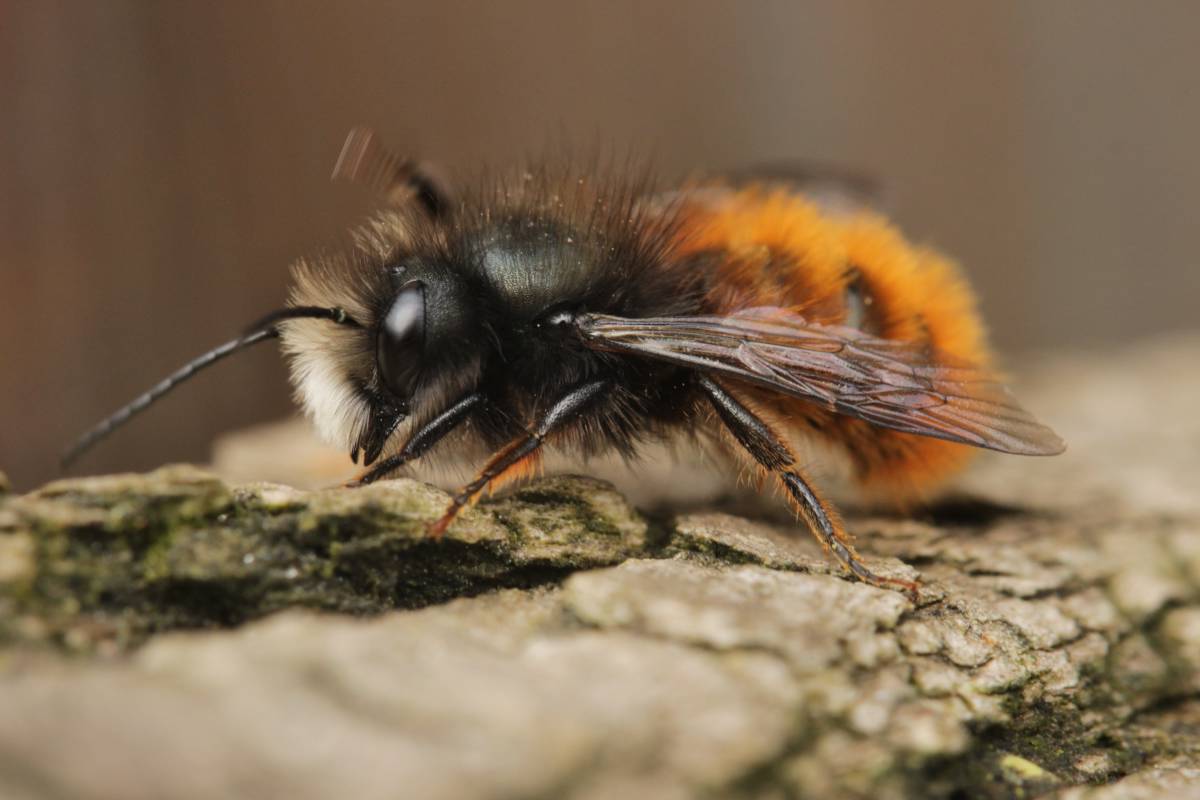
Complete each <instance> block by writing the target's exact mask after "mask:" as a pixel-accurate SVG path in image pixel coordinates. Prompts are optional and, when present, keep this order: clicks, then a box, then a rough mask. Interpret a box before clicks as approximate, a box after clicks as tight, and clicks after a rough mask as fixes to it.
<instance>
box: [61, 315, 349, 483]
mask: <svg viewBox="0 0 1200 800" xmlns="http://www.w3.org/2000/svg"><path fill="white" fill-rule="evenodd" d="M289 319H327V320H329V321H331V322H335V323H337V324H338V325H348V326H350V327H355V328H357V327H361V326H360V325H359V324H358V322H357V321H355V320H354V319H353V318H352V317H351V316H350V315H349V314H347V313H346V312H345V311H344V310H343V309H340V308H323V307H321V306H294V307H292V308H282V309H280V310H278V311H273V312H272V313H270V314H268V315H267V316H265V317H263V318H262V319H260V320H259V321H258V322H256V323H254V325H253V326H251V327H250V328H249V330H247V331H246V333H244V334H242V335H241V336H239V337H238V338H236V339H233V340H231V341H228V342H226V343H225V344H223V345H220V346H219V347H214V348H213V349H212V350H209V351H208V352H207V353H204V354H203V355H201V356H199V357H197V358H194V359H192V360H191V361H189V362H188V363H186V364H184V365H183V366H182V367H180V368H179V369H177V370H175V371H174V372H172V373H171V374H170V375H168V376H167V377H165V378H163V379H162V380H161V381H159V382H158V383H156V384H155V385H154V386H152V387H150V389H149V391H147V392H145V393H144V394H141V395H139V396H138V397H136V398H135V399H134V400H133V402H131V403H129V404H128V405H125V406H122V407H121V408H120V409H118V410H117V411H116V412H115V413H113V414H112V415H111V416H110V417H108V418H107V419H105V420H103V421H102V422H100V423H99V424H97V425H96V426H95V427H94V428H92V429H91V430H89V431H88V432H87V433H85V434H83V435H82V436H80V437H79V438H78V439H77V440H76V441H75V444H73V445H71V448H70V449H69V450H67V452H66V453H64V454H63V457H62V461H61V464H62V467H63V469H66V468H67V467H69V466H70V465H71V463H72V462H74V461H75V459H77V458H79V456H80V455H82V454H83V453H84V452H85V451H87V450H90V449H91V448H92V446H94V445H95V444H96V443H97V442H99V441H100V440H101V439H104V438H105V437H106V436H108V435H109V434H110V433H112V432H113V431H115V430H116V429H117V428H119V427H121V426H122V425H124V424H125V423H126V422H128V421H129V420H130V419H132V418H133V417H134V416H136V415H137V414H140V413H141V412H143V411H145V410H146V409H147V408H149V407H150V406H151V405H152V404H153V403H154V402H155V401H157V400H158V399H159V398H161V397H162V396H163V395H165V394H166V393H167V392H169V391H171V390H172V389H174V388H175V387H176V386H178V385H179V384H181V383H183V382H184V381H186V380H187V379H188V378H190V377H192V376H193V375H195V374H196V373H197V372H199V371H200V370H202V369H204V368H205V367H209V366H212V365H213V364H215V363H217V362H218V361H220V360H221V359H223V358H225V357H226V356H228V355H232V354H234V353H236V352H237V351H239V350H243V349H245V348H247V347H249V346H250V345H252V344H258V343H259V342H262V341H265V340H267V339H274V338H275V337H277V336H279V328H278V327H276V326H277V325H278V323H280V322H283V321H285V320H289Z"/></svg>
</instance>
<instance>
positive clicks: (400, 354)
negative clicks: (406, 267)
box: [375, 281, 425, 400]
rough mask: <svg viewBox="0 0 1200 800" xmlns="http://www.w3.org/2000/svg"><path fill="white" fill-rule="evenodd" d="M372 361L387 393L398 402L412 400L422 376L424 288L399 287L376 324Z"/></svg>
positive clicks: (412, 284) (415, 284)
mask: <svg viewBox="0 0 1200 800" xmlns="http://www.w3.org/2000/svg"><path fill="white" fill-rule="evenodd" d="M375 342H376V343H375V360H376V363H377V364H378V365H379V374H380V376H381V377H382V378H383V383H384V385H385V386H386V387H387V389H388V391H390V392H391V393H392V394H394V395H395V396H396V397H397V398H399V399H401V400H408V399H410V398H411V397H412V395H413V392H414V390H415V389H416V386H417V379H418V378H419V377H420V375H421V356H422V354H423V350H424V347H425V285H424V284H422V283H421V282H420V281H411V282H410V283H406V284H405V285H404V286H403V287H401V289H400V292H399V293H398V294H397V295H396V299H394V300H393V301H392V305H391V307H390V308H389V309H388V311H387V313H386V314H384V316H383V320H382V321H381V322H380V323H379V331H378V333H377V334H376V340H375Z"/></svg>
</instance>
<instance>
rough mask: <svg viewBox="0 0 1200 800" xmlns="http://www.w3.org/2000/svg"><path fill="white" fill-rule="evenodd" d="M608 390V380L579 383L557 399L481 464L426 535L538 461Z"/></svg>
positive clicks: (442, 529) (435, 533)
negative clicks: (551, 438) (554, 437)
mask: <svg viewBox="0 0 1200 800" xmlns="http://www.w3.org/2000/svg"><path fill="white" fill-rule="evenodd" d="M608 388H609V384H608V382H607V381H593V382H591V383H584V384H580V385H579V386H576V387H574V388H573V389H571V390H570V391H569V392H567V393H566V394H565V395H563V396H562V397H561V398H559V400H558V402H556V403H555V404H554V405H553V406H551V407H550V409H549V410H548V411H547V412H546V413H545V414H543V415H542V418H541V419H540V420H538V422H537V425H536V426H534V428H533V429H532V430H530V431H529V432H528V433H526V434H525V435H524V436H520V437H518V438H516V439H514V440H513V441H511V442H509V443H508V444H507V445H505V447H504V448H502V449H501V450H500V452H498V453H496V455H494V456H492V457H491V459H490V460H489V461H488V463H487V464H486V465H484V467H483V469H482V470H480V472H479V475H478V476H477V477H476V478H475V480H473V481H471V482H470V483H468V484H467V485H466V486H464V487H463V488H462V489H460V490H459V492H458V494H456V495H455V496H454V499H453V500H452V501H451V502H450V507H449V508H447V509H446V513H445V514H443V515H442V518H441V519H439V520H438V521H437V522H435V523H433V525H432V526H430V528H429V534H430V535H431V536H434V537H438V536H441V535H442V534H443V533H445V531H446V528H448V527H450V523H451V522H453V521H454V518H455V517H456V516H457V515H458V512H459V511H460V510H462V508H463V506H466V505H467V504H469V503H470V502H472V501H473V500H474V499H475V498H476V497H477V496H478V495H479V493H480V492H482V491H483V490H484V489H486V488H487V487H488V485H489V484H491V483H492V482H493V481H495V480H498V479H501V478H503V477H505V475H506V473H508V474H511V473H514V472H519V471H520V470H521V468H522V466H528V465H529V464H530V463H531V462H532V460H533V459H536V458H537V454H538V450H539V449H540V448H541V446H542V444H543V443H544V442H545V441H546V437H547V436H549V435H550V434H551V433H554V432H555V431H557V430H559V429H561V428H562V427H563V426H564V425H567V424H569V423H571V422H574V421H575V420H576V419H578V418H579V416H580V415H581V414H583V412H585V411H586V410H587V408H588V406H590V405H591V404H592V402H593V401H595V400H596V399H597V398H599V397H600V396H601V395H602V394H604V392H605V391H606V390H607V389H608Z"/></svg>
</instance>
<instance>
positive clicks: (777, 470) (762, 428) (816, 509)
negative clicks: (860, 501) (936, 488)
mask: <svg viewBox="0 0 1200 800" xmlns="http://www.w3.org/2000/svg"><path fill="white" fill-rule="evenodd" d="M697 382H698V384H699V386H700V388H701V389H702V390H703V391H704V394H705V396H707V397H708V400H709V402H710V403H711V404H712V407H713V409H714V410H715V411H716V412H717V416H719V417H720V418H721V421H722V422H723V423H724V424H725V427H726V428H728V429H729V432H730V433H731V434H733V437H734V438H735V439H737V441H738V443H739V444H741V445H742V447H744V448H745V449H746V451H747V452H748V453H749V454H750V455H751V456H753V457H754V460H755V461H757V462H758V463H759V464H760V465H762V466H763V467H764V468H766V469H767V470H768V471H769V472H770V473H771V474H772V475H774V476H775V477H777V478H778V479H779V481H780V482H781V483H782V484H783V487H784V489H786V490H787V493H788V497H789V498H790V500H791V502H792V505H793V506H794V507H795V509H796V510H797V511H798V512H799V513H800V515H801V516H802V517H804V521H805V522H806V523H807V524H808V528H809V530H811V531H812V533H813V535H814V536H816V537H817V541H819V542H820V543H821V545H822V546H823V547H824V548H825V549H826V550H828V551H829V552H831V553H833V555H834V557H835V558H836V559H837V560H838V561H839V562H840V563H841V564H842V566H844V567H845V568H846V569H847V570H849V571H850V574H852V575H853V576H854V577H855V578H857V579H858V580H860V581H863V582H864V583H869V584H871V585H872V586H880V587H893V588H898V589H901V590H903V591H905V592H907V593H908V594H910V595H911V596H912V597H913V598H914V599H916V597H917V595H918V591H919V587H918V585H917V584H916V583H915V582H913V581H906V580H902V579H900V578H887V577H884V576H882V575H876V574H875V573H874V572H872V571H871V570H870V569H869V568H868V567H867V565H866V564H864V563H863V561H862V559H861V558H859V556H858V553H856V552H855V551H854V547H853V545H851V544H850V538H849V536H847V534H846V530H845V528H844V527H843V525H842V522H841V519H840V518H839V516H838V514H837V512H836V511H834V509H833V508H832V507H831V506H830V505H829V503H828V502H827V501H826V500H825V499H824V498H823V497H821V495H820V494H819V493H818V492H817V491H816V489H815V488H813V486H812V485H811V484H810V483H809V482H808V480H807V479H806V478H805V476H804V472H803V471H802V470H801V469H800V466H799V465H798V464H797V463H796V456H795V454H794V453H793V452H792V450H791V448H790V447H788V445H787V444H785V443H784V441H783V439H782V438H780V436H779V435H778V434H776V433H775V431H773V430H772V429H771V427H770V426H769V425H768V424H767V423H766V422H765V421H763V420H762V419H760V418H759V417H758V415H756V414H755V413H754V412H753V411H751V410H750V409H749V408H747V407H746V406H745V405H744V404H742V403H741V402H740V401H739V400H738V399H737V398H736V397H734V396H733V395H731V394H730V393H729V392H727V391H726V390H725V389H724V388H723V387H722V386H721V385H720V384H718V383H717V382H716V381H714V380H713V379H711V378H709V377H708V376H705V375H701V376H700V377H699V378H698V381H697Z"/></svg>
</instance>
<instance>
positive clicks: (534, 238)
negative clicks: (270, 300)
mask: <svg viewBox="0 0 1200 800" xmlns="http://www.w3.org/2000/svg"><path fill="white" fill-rule="evenodd" d="M334 177H335V178H349V179H352V180H356V181H359V182H362V183H367V184H370V185H373V186H375V187H376V188H377V189H379V190H381V191H382V192H383V194H384V195H385V196H386V198H387V199H388V204H387V206H386V207H385V209H384V210H383V211H381V212H380V213H379V214H378V215H377V216H375V217H374V218H373V219H372V220H371V221H370V222H369V223H368V224H366V225H365V226H364V227H363V228H362V229H361V230H360V231H358V233H357V234H356V237H355V245H354V247H352V248H349V252H347V253H344V254H342V255H335V256H331V257H323V258H320V259H315V260H307V261H300V262H299V263H298V264H297V265H296V266H295V268H294V287H293V289H292V293H291V297H290V301H289V302H288V304H287V305H286V307H284V308H282V309H280V310H278V311H276V312H274V313H272V314H270V315H268V316H267V317H265V318H263V319H262V320H260V321H259V322H257V323H256V324H254V325H253V326H251V327H250V328H249V329H248V330H247V332H246V333H244V334H243V335H242V336H240V337H238V338H236V339H233V340H232V341H230V342H227V343H225V344H223V345H221V346H219V347H217V348H215V349H213V350H211V351H209V352H207V353H205V354H203V355H201V356H200V357H198V358H196V359H195V360H193V361H191V362H190V363H188V364H186V365H185V366H184V367H182V368H181V369H179V370H178V371H177V372H175V373H174V374H172V375H170V376H168V377H167V378H166V379H164V380H163V381H161V382H160V383H158V384H157V385H155V386H154V387H153V388H151V389H150V390H149V391H148V392H146V393H145V394H143V395H141V396H140V397H138V398H137V399H135V400H134V401H133V402H131V403H130V404H129V405H127V406H125V407H124V408H122V409H121V410H119V411H117V412H116V413H115V414H113V415H112V416H111V417H109V418H108V419H106V420H104V421H103V422H101V423H100V424H99V425H97V426H96V427H94V428H93V429H91V430H90V431H88V432H87V433H86V434H84V435H83V436H82V437H81V438H80V439H79V440H78V442H77V443H76V444H75V446H74V447H72V448H71V450H70V451H69V452H68V454H67V455H66V457H65V459H66V461H67V462H69V461H71V460H73V459H74V458H75V457H77V456H78V455H79V454H81V453H82V452H83V451H84V450H86V449H87V448H89V447H91V446H92V445H94V444H95V443H96V442H98V441H99V440H100V439H102V438H103V437H105V436H107V435H108V434H109V433H111V432H112V431H113V430H114V429H116V428H117V427H119V426H120V425H122V424H124V423H125V422H127V421H128V420H129V419H130V418H131V417H133V416H134V415H135V414H137V413H139V412H141V411H143V410H145V409H146V408H147V407H148V406H150V405H151V404H152V403H154V402H155V401H156V400H158V399H159V398H161V397H162V396H163V395H165V394H167V393H168V392H170V391H171V390H172V389H174V388H175V387H176V386H178V385H179V384H181V383H183V382H184V381H186V380H187V379H188V378H190V377H191V376H192V375H194V374H195V373H196V372H197V371H199V370H201V369H204V368H206V367H208V366H210V365H212V364H214V363H215V362H217V361H219V360H221V359H223V358H225V357H226V356H228V355H231V354H233V353H235V352H239V351H241V350H243V349H244V348H246V347H249V346H251V345H253V344H256V343H258V342H262V341H266V340H269V339H273V338H279V339H281V342H282V349H283V351H284V353H285V355H286V357H287V358H288V360H289V362H290V369H291V376H292V380H293V383H294V385H295V391H296V396H297V398H298V400H299V402H300V404H301V405H302V406H303V407H304V409H305V411H306V412H307V416H308V417H309V418H311V420H312V421H313V423H314V424H315V425H316V427H317V428H318V430H319V432H320V433H321V434H322V435H323V437H324V438H325V439H327V440H329V441H331V442H333V443H336V444H339V445H341V446H342V447H345V448H346V449H347V450H348V451H349V453H350V458H351V460H352V461H354V462H355V463H359V462H360V461H361V464H362V465H363V467H364V468H366V471H365V472H363V473H362V474H361V475H360V477H358V478H357V480H355V481H354V482H353V483H352V484H350V485H363V484H368V483H372V482H374V481H377V480H379V479H381V478H385V477H388V476H390V475H393V474H395V473H396V472H397V471H399V470H400V469H401V468H402V467H404V466H405V465H406V464H409V463H410V462H412V461H414V460H416V459H420V458H423V457H426V456H427V455H428V454H429V453H430V452H431V451H433V450H435V448H437V447H438V446H439V444H440V443H442V442H443V441H445V440H448V439H457V440H458V443H459V444H473V445H474V446H476V447H482V448H485V449H486V450H487V452H489V453H491V455H490V457H489V458H487V459H486V461H485V462H484V463H483V466H482V468H481V469H480V470H479V471H478V474H477V476H476V477H475V478H474V479H473V480H471V481H470V482H469V483H467V484H466V485H464V486H463V487H462V488H461V489H460V490H459V491H458V492H457V493H455V494H454V496H453V498H452V500H451V501H450V503H449V506H448V507H447V509H446V511H445V513H444V514H443V515H442V516H441V518H439V519H438V520H437V521H436V522H434V523H433V524H432V525H431V526H430V528H429V534H430V535H431V536H433V537H439V536H441V535H442V534H443V532H444V531H445V530H446V529H447V527H448V526H449V525H450V523H451V522H452V521H453V520H454V518H455V516H456V514H458V513H459V511H460V510H461V509H462V508H464V507H465V506H467V505H469V504H471V503H472V502H474V501H475V500H476V499H477V498H478V497H479V496H480V495H481V493H483V492H484V491H485V490H492V489H495V488H496V487H498V486H500V485H501V484H502V483H504V482H506V481H511V480H514V479H517V478H520V477H523V476H526V475H528V474H530V473H531V472H532V471H534V470H535V469H536V468H537V467H538V465H539V462H540V459H541V456H542V452H543V450H544V449H545V448H546V447H547V446H551V447H555V448H565V449H567V450H568V451H573V452H574V453H576V454H579V455H582V456H584V457H587V456H592V455H596V454H599V453H601V452H605V451H613V450H615V451H617V452H618V453H619V454H621V455H623V456H625V457H627V458H633V457H635V456H636V454H637V452H638V449H639V447H640V446H641V445H643V444H644V443H646V442H648V441H654V440H663V439H666V438H668V437H672V436H674V435H676V434H678V433H680V432H683V433H685V434H688V435H692V436H695V437H701V438H703V439H705V440H706V441H708V442H710V443H712V444H715V446H716V447H718V448H719V449H720V450H721V451H722V452H724V453H727V454H729V455H731V456H732V457H733V458H734V460H735V462H737V461H740V462H741V464H742V465H743V466H749V467H751V468H752V469H754V470H756V471H757V472H758V474H759V476H760V478H762V479H764V480H770V481H772V482H774V483H775V484H777V486H778V487H779V488H780V489H782V492H783V494H784V496H786V498H787V499H788V502H789V503H790V504H791V505H792V507H793V509H794V510H795V511H796V512H797V513H798V515H799V516H800V517H801V518H802V519H803V520H804V522H805V523H806V524H807V527H808V528H809V529H810V530H811V532H812V533H813V534H814V535H815V537H816V538H817V540H818V541H819V542H820V543H821V545H822V546H823V547H824V548H825V550H826V552H827V553H830V554H832V556H833V557H834V558H835V559H836V560H837V561H838V562H839V563H840V564H841V566H842V567H844V569H845V570H846V571H848V573H849V574H850V575H851V576H853V577H854V578H856V579H858V580H861V581H864V582H866V583H869V584H872V585H875V586H892V587H897V588H899V589H902V590H905V591H908V592H911V593H914V594H915V593H916V591H917V588H918V587H917V585H916V584H915V583H913V582H910V581H906V580H901V579H897V578H891V577H885V576H882V575H879V574H876V573H875V572H873V571H872V570H871V569H870V568H868V566H867V565H866V564H865V563H864V562H863V560H862V559H861V558H860V557H859V555H858V554H857V552H856V551H855V549H854V547H853V546H852V544H851V540H850V536H849V535H848V533H847V531H846V529H845V526H844V524H843V522H842V520H841V518H840V516H839V515H838V513H837V512H836V510H835V509H834V508H833V507H832V506H831V505H830V503H829V502H828V501H827V500H826V499H825V497H824V496H823V495H822V492H821V491H820V490H819V489H818V487H817V486H816V485H815V484H814V482H813V480H812V479H811V477H810V475H809V474H808V470H807V468H806V466H805V465H804V464H802V463H801V459H800V457H799V456H798V455H797V452H796V450H795V449H794V446H793V443H792V442H793V440H794V439H796V438H797V437H799V438H807V439H815V440H818V441H820V442H824V443H826V444H828V445H831V446H832V447H834V448H836V449H838V450H840V451H841V452H843V453H844V454H845V455H846V456H847V457H848V459H849V462H850V464H851V465H852V467H853V471H854V475H855V477H856V479H857V481H858V482H859V483H860V484H861V485H862V486H864V487H866V488H867V489H875V490H879V491H882V492H884V493H885V494H888V495H890V496H891V497H892V498H893V499H896V500H898V501H901V502H903V501H905V500H911V499H912V498H919V497H922V496H923V495H925V494H926V493H928V492H929V491H930V489H931V488H933V487H935V486H937V485H938V484H940V483H941V482H943V481H944V480H945V479H946V478H948V477H950V476H951V475H953V474H954V473H955V472H957V471H958V470H960V469H961V468H962V467H963V466H964V465H965V464H966V462H967V461H968V459H969V457H970V455H971V453H972V449H973V448H985V449H989V450H996V451H1000V452H1003V453H1013V454H1018V455H1053V454H1056V453H1060V452H1062V450H1063V449H1064V445H1063V442H1062V441H1061V440H1060V439H1059V438H1058V436H1056V435H1055V434H1054V432H1053V431H1051V430H1050V429H1049V428H1047V427H1045V426H1044V425H1041V424H1039V423H1038V422H1037V421H1035V420H1034V418H1033V417H1032V416H1031V415H1030V414H1029V413H1028V412H1026V411H1025V410H1024V409H1023V408H1021V406H1020V405H1018V404H1017V402H1016V401H1015V400H1014V398H1013V397H1012V396H1011V394H1009V392H1008V391H1007V389H1006V388H1005V387H1004V385H1003V383H1002V381H1001V379H1000V378H999V377H998V376H997V373H996V372H995V371H994V369H993V367H992V357H991V355H990V353H989V350H988V347H987V344H986V342H985V336H984V331H983V326H982V323H981V321H980V317H979V314H978V312H977V310H976V307H975V300H974V296H973V294H972V292H971V290H970V288H969V287H968V285H967V283H966V282H965V281H964V279H963V277H962V275H961V274H960V272H959V271H958V269H957V268H956V266H955V265H954V264H953V263H952V262H951V261H950V260H948V259H947V258H946V257H944V256H942V255H941V254H939V253H937V252H935V251H933V250H931V249H927V248H922V247H917V246H914V245H912V244H910V243H909V242H908V241H906V240H905V239H904V238H903V237H902V236H901V235H900V234H899V233H898V232H897V231H896V229H895V228H893V227H892V226H891V225H890V224H889V223H888V222H886V221H885V220H884V219H882V218H881V217H879V216H876V215H875V214H873V213H870V212H866V211H861V210H857V209H854V210H849V211H847V210H845V209H843V210H842V211H841V212H839V213H832V214H831V213H826V212H824V211H823V210H822V209H821V208H820V207H818V205H816V204H815V203H814V202H812V201H811V200H809V199H807V198H806V197H805V196H804V195H803V194H802V193H801V192H798V191H797V190H796V188H795V187H794V186H790V185H788V184H785V183H779V182H772V181H755V180H750V181H719V180H718V181H708V180H702V181H694V182H691V183H689V184H686V185H684V186H682V187H681V188H678V189H676V190H674V191H670V192H655V191H653V190H652V188H651V184H650V182H649V181H648V180H645V179H629V178H628V177H624V178H622V177H617V176H607V177H605V176H600V177H596V176H594V175H593V176H588V175H584V176H579V175H575V174H573V173H572V172H571V171H570V170H569V169H554V168H545V169H543V170H540V171H537V172H524V173H519V174H517V175H516V176H515V177H512V178H509V179H497V180H487V181H483V180H481V181H479V185H478V186H476V188H474V189H473V190H468V191H462V192H459V193H457V194H454V193H452V192H450V191H449V190H448V189H447V188H446V182H445V181H442V180H440V179H439V178H437V177H436V176H435V174H434V173H433V172H432V171H431V170H430V169H429V168H427V167H425V166H423V165H422V164H420V163H418V162H416V161H414V160H412V159H407V158H400V157H397V156H396V155H394V154H393V153H391V152H390V151H388V150H387V149H386V148H385V147H383V146H382V145H381V144H380V143H379V140H378V139H377V137H375V135H374V134H373V133H372V132H371V131H369V130H366V129H356V130H355V131H352V132H351V134H350V136H349V137H348V139H347V141H346V144H345V147H344V148H343V151H342V154H341V156H340V157H339V159H338V163H337V166H336V167H335V169H334Z"/></svg>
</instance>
